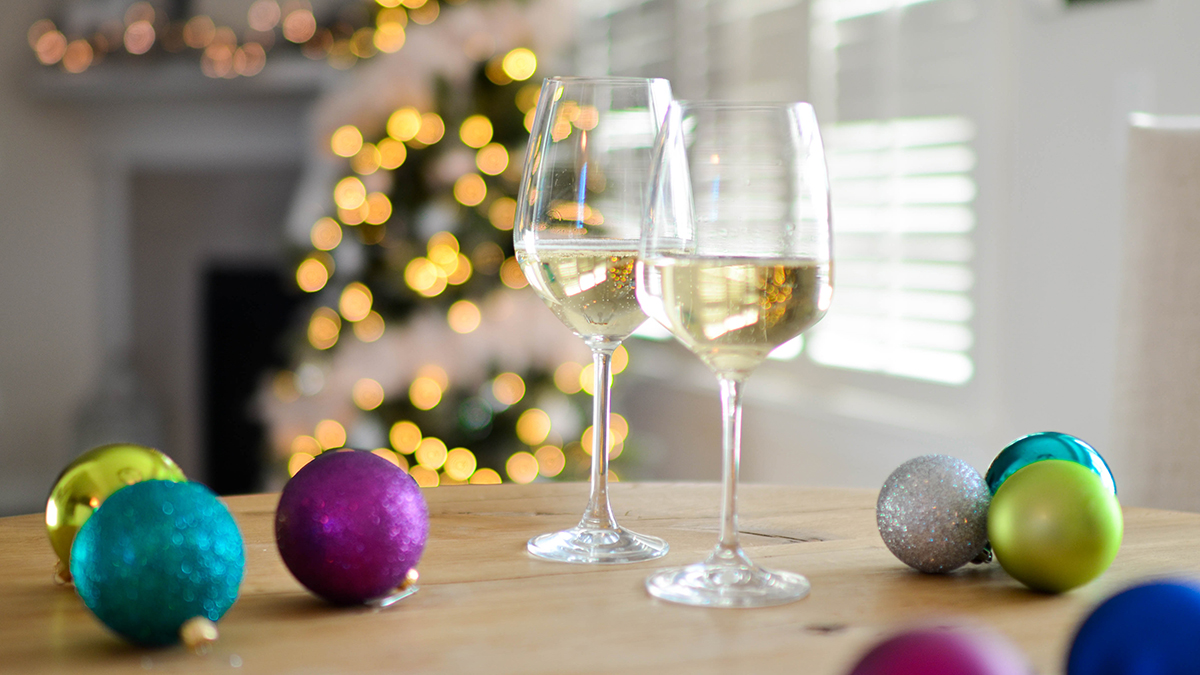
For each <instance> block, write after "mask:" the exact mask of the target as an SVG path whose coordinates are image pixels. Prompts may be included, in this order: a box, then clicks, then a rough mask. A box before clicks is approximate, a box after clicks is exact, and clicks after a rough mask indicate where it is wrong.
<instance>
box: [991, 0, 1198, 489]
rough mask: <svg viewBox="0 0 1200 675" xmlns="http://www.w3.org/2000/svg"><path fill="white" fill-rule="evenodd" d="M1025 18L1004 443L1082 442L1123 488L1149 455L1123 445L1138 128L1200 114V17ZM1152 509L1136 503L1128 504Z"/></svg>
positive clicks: (1178, 9) (1130, 13)
mask: <svg viewBox="0 0 1200 675" xmlns="http://www.w3.org/2000/svg"><path fill="white" fill-rule="evenodd" d="M1015 4H1017V5H1018V8H1017V10H1016V14H1017V18H1016V20H1015V21H1014V26H1015V31H1014V40H1013V54H1014V68H1015V73H1016V86H1015V94H1016V98H1015V109H1014V113H1015V115H1014V123H1013V128H1012V133H1011V136H1012V142H1013V145H1012V147H1013V153H1012V165H1011V167H1010V169H1009V170H1010V172H1011V176H1012V178H1011V182H1012V196H1011V208H1010V213H1011V216H1010V218H1009V219H1008V224H1007V227H1006V229H1005V231H1004V233H1003V240H1002V242H1001V244H1000V246H1001V250H1002V251H1003V252H1004V259H1003V261H1002V265H1001V275H1002V279H1001V288H1002V289H1003V290H1004V294H1003V299H1002V302H1001V305H1000V311H1001V317H1002V318H1001V329H1002V331H1003V335H1004V339H1005V343H1004V346H1003V349H1002V352H1001V355H1002V359H1003V362H1004V364H1005V377H1004V381H1003V397H1002V400H1003V402H1004V409H1005V411H1006V414H1005V417H1004V418H1003V419H1002V420H1001V424H1000V425H999V429H998V430H999V432H1000V433H1002V434H1004V435H1006V436H1011V435H1016V434H1021V433H1026V432H1030V431H1035V430H1038V429H1043V428H1055V429H1059V430H1062V431H1066V432H1070V433H1075V434H1076V435H1078V436H1080V437H1082V438H1085V439H1087V440H1089V441H1091V442H1092V443H1093V444H1094V445H1095V446H1096V448H1097V449H1098V450H1100V452H1101V453H1102V454H1104V455H1105V456H1106V458H1108V459H1109V461H1110V463H1111V464H1112V465H1113V470H1114V473H1115V475H1116V478H1117V481H1118V485H1120V484H1121V476H1122V474H1123V473H1128V472H1131V471H1134V470H1135V466H1136V462H1137V448H1120V447H1114V446H1113V445H1112V442H1113V439H1114V434H1113V429H1112V413H1113V410H1112V405H1113V379H1114V367H1115V363H1114V359H1115V353H1116V328H1117V322H1118V321H1119V320H1120V317H1119V316H1118V311H1117V309H1118V308H1117V303H1118V298H1119V289H1120V283H1121V275H1122V270H1121V262H1122V260H1123V256H1122V253H1121V251H1122V238H1123V231H1124V213H1123V210H1124V199H1123V190H1124V185H1125V184H1124V156H1123V153H1124V149H1123V145H1124V138H1125V128H1126V125H1127V121H1128V114H1129V113H1130V112H1131V111H1135V110H1146V111H1149V112H1156V113H1163V114H1168V113H1175V114H1200V87H1197V82H1198V79H1200V41H1198V40H1197V39H1196V31H1197V29H1200V3H1196V2H1194V1H1193V0H1123V1H1114V2H1107V3H1100V4H1096V5H1084V6H1081V7H1078V8H1076V9H1072V10H1070V11H1065V12H1058V13H1051V14H1049V15H1045V14H1043V15H1039V14H1038V13H1037V12H1033V11H1030V10H1029V7H1028V6H1024V7H1022V6H1020V3H1015ZM1180 292H1181V293H1194V292H1200V289H1180ZM1181 375H1183V376H1186V374H1181ZM1128 486H1129V488H1131V489H1133V488H1134V482H1133V481H1130V482H1129V483H1128ZM1145 496H1146V495H1143V494H1138V493H1136V492H1130V491H1128V490H1127V491H1123V492H1122V502H1123V503H1126V504H1134V503H1139V502H1140V501H1141V500H1143V499H1144V498H1145Z"/></svg>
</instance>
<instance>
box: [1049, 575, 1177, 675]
mask: <svg viewBox="0 0 1200 675" xmlns="http://www.w3.org/2000/svg"><path fill="white" fill-rule="evenodd" d="M1198 669H1200V588H1197V587H1196V586H1192V585H1190V584H1187V583H1180V582H1172V581H1156V582H1152V583H1147V584H1143V585H1140V586H1134V587H1133V588H1130V589H1128V590H1125V591H1122V592H1121V593H1118V594H1117V595H1114V596H1113V597H1111V598H1109V599H1108V600H1105V601H1104V602H1103V603H1101V605H1100V606H1099V607H1097V608H1096V609H1095V610H1094V611H1093V612H1092V614H1091V616H1089V617H1088V618H1087V620H1086V621H1084V622H1083V625H1082V626H1080V627H1079V632H1078V633H1077V634H1076V635H1075V640H1074V642H1073V643H1072V644H1071V653H1070V655H1069V656H1068V657H1067V675H1194V674H1195V673H1196V672H1200V670H1198Z"/></svg>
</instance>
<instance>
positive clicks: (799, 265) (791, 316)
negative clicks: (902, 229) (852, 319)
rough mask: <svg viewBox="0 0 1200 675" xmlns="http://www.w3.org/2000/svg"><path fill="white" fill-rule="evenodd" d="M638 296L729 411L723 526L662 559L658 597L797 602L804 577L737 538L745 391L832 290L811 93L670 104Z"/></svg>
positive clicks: (653, 589)
mask: <svg viewBox="0 0 1200 675" xmlns="http://www.w3.org/2000/svg"><path fill="white" fill-rule="evenodd" d="M649 201H650V203H649V205H648V208H647V212H646V218H645V220H646V222H645V225H644V227H643V231H642V242H641V247H640V249H639V262H638V279H637V296H638V301H639V302H640V303H641V305H642V308H643V309H645V310H646V313H647V314H649V315H650V316H651V317H653V318H654V319H655V320H657V321H658V322H660V323H662V324H663V325H664V326H665V327H666V328H667V329H668V330H670V331H671V333H672V334H673V335H674V336H675V337H676V338H677V339H678V340H679V341H680V342H682V343H683V344H684V345H685V346H686V347H687V348H688V349H690V350H691V351H692V352H693V353H695V354H696V356H698V357H700V360H701V361H703V362H704V364H705V365H707V366H708V367H709V368H710V369H711V370H712V371H713V372H714V373H715V374H716V376H717V381H718V382H719V384H720V391H721V409H722V414H723V418H724V426H723V439H722V440H723V445H724V492H723V498H722V502H721V514H722V515H721V535H720V540H719V541H718V543H717V546H716V548H715V550H713V552H712V554H711V555H709V556H708V558H707V559H706V560H704V561H703V562H699V563H696V564H693V565H688V566H686V567H677V568H672V569H665V570H660V571H658V572H656V573H654V574H653V575H651V576H650V577H649V578H648V579H647V580H646V588H647V590H648V591H649V592H650V594H651V595H653V596H655V597H658V598H662V599H664V600H670V601H673V602H679V603H684V604H689V605H703V606H709V607H762V606H767V605H777V604H782V603H785V602H791V601H793V600H799V599H800V598H803V597H804V596H805V595H807V594H808V591H809V583H808V580H807V579H805V578H804V577H803V576H801V575H799V574H795V573H792V572H784V571H769V570H765V569H763V568H762V567H759V566H758V565H756V564H754V563H753V562H751V561H750V559H749V558H748V557H747V556H746V554H745V552H744V551H742V548H741V546H740V545H739V543H738V524H737V481H738V462H739V460H740V457H741V416H742V389H743V385H744V384H745V382H746V379H747V377H749V375H750V373H751V372H753V371H754V369H755V368H757V367H758V365H759V364H760V363H762V361H763V360H764V359H765V358H766V357H767V354H768V353H770V352H771V350H772V349H774V348H775V347H777V346H779V345H781V344H783V343H784V342H787V341H789V340H791V339H793V338H795V337H797V336H799V335H800V334H801V333H802V332H804V330H806V329H807V328H809V327H810V326H812V325H813V324H815V323H816V322H817V321H818V320H820V319H821V317H822V316H824V314H825V311H826V310H827V309H828V307H829V302H830V299H831V297H832V295H833V286H832V281H831V252H830V229H829V225H830V223H829V180H828V174H827V171H826V168H825V154H824V150H823V148H822V144H821V137H820V135H819V133H818V131H817V120H816V116H815V115H814V113H813V110H812V107H811V106H809V105H808V104H806V103H790V104H783V103H780V104H747V103H731V102H716V101H713V102H693V103H687V102H678V101H677V102H673V103H671V105H670V107H669V108H668V111H667V117H666V119H665V120H664V122H663V126H662V130H661V131H660V132H659V135H658V139H657V141H656V144H655V149H654V169H653V175H652V177H651V192H650V197H649Z"/></svg>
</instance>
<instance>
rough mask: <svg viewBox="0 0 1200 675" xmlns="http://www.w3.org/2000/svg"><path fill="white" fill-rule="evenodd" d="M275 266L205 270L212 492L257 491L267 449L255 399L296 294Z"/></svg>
mask: <svg viewBox="0 0 1200 675" xmlns="http://www.w3.org/2000/svg"><path fill="white" fill-rule="evenodd" d="M289 281H290V279H289V278H288V277H287V276H285V275H284V274H283V273H282V272H280V271H279V270H278V269H271V268H260V267H228V266H210V267H209V268H208V269H206V270H205V273H204V281H203V283H204V304H203V309H202V312H203V314H202V316H203V323H202V326H203V331H204V335H203V366H202V367H203V390H204V391H203V420H204V422H203V434H204V441H203V442H204V457H205V462H206V465H207V466H206V469H207V478H208V485H209V487H211V488H212V489H213V490H215V491H216V492H217V493H218V494H223V495H225V494H242V493H247V492H257V491H260V490H262V489H263V485H264V478H265V469H267V462H268V458H269V457H270V448H269V447H268V436H267V433H266V429H265V427H264V425H263V424H262V422H261V421H259V420H258V419H257V416H256V414H255V411H254V397H255V396H256V395H257V394H258V390H259V388H260V387H261V385H262V382H263V378H264V377H265V375H266V373H268V372H269V371H270V370H272V369H275V368H279V367H282V366H284V365H286V363H287V361H286V359H287V355H286V353H285V350H284V348H283V345H284V342H285V341H284V340H283V339H282V336H283V333H284V331H286V330H287V329H288V326H289V322H290V319H291V316H292V311H293V310H294V309H295V307H296V305H297V303H298V302H299V300H300V297H299V296H298V292H297V291H295V284H292V283H289Z"/></svg>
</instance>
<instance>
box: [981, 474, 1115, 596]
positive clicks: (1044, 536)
mask: <svg viewBox="0 0 1200 675" xmlns="http://www.w3.org/2000/svg"><path fill="white" fill-rule="evenodd" d="M1123 530H1124V521H1123V519H1122V517H1121V505H1120V503H1118V502H1117V498H1116V495H1114V494H1113V493H1112V492H1111V491H1110V490H1109V488H1108V486H1107V485H1105V483H1104V482H1103V481H1102V480H1101V479H1100V477H1099V476H1097V475H1096V474H1095V473H1093V472H1092V471H1091V470H1090V469H1089V468H1088V467H1086V466H1083V465H1081V464H1077V463H1075V462H1070V461H1066V460H1061V459H1047V460H1043V461H1040V462H1035V463H1033V464H1030V465H1028V466H1026V467H1024V468H1022V469H1021V470H1019V471H1017V472H1016V473H1014V474H1013V475H1012V476H1010V477H1009V478H1008V480H1006V481H1004V484H1003V485H1001V486H1000V489H999V490H997V491H996V494H995V495H994V496H993V497H992V504H991V507H990V508H989V510H988V538H989V539H990V540H991V545H992V551H993V552H994V553H995V555H996V559H997V560H998V561H999V562H1000V565H1001V567H1003V568H1004V571H1006V572H1008V573H1009V574H1010V575H1012V577H1013V578H1014V579H1016V580H1017V581H1020V582H1021V583H1023V584H1025V585H1026V586H1028V587H1030V588H1032V589H1034V590H1037V591H1045V592H1049V593H1061V592H1063V591H1067V590H1070V589H1072V588H1075V587H1076V586H1082V585H1083V584H1086V583H1087V582H1089V581H1091V580H1092V579H1095V578H1096V577H1098V576H1100V574H1101V573H1103V572H1104V570H1106V569H1108V566H1109V565H1111V564H1112V561H1113V558H1115V557H1116V556H1117V550H1118V549H1119V548H1120V547H1121V535H1122V533H1123Z"/></svg>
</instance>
